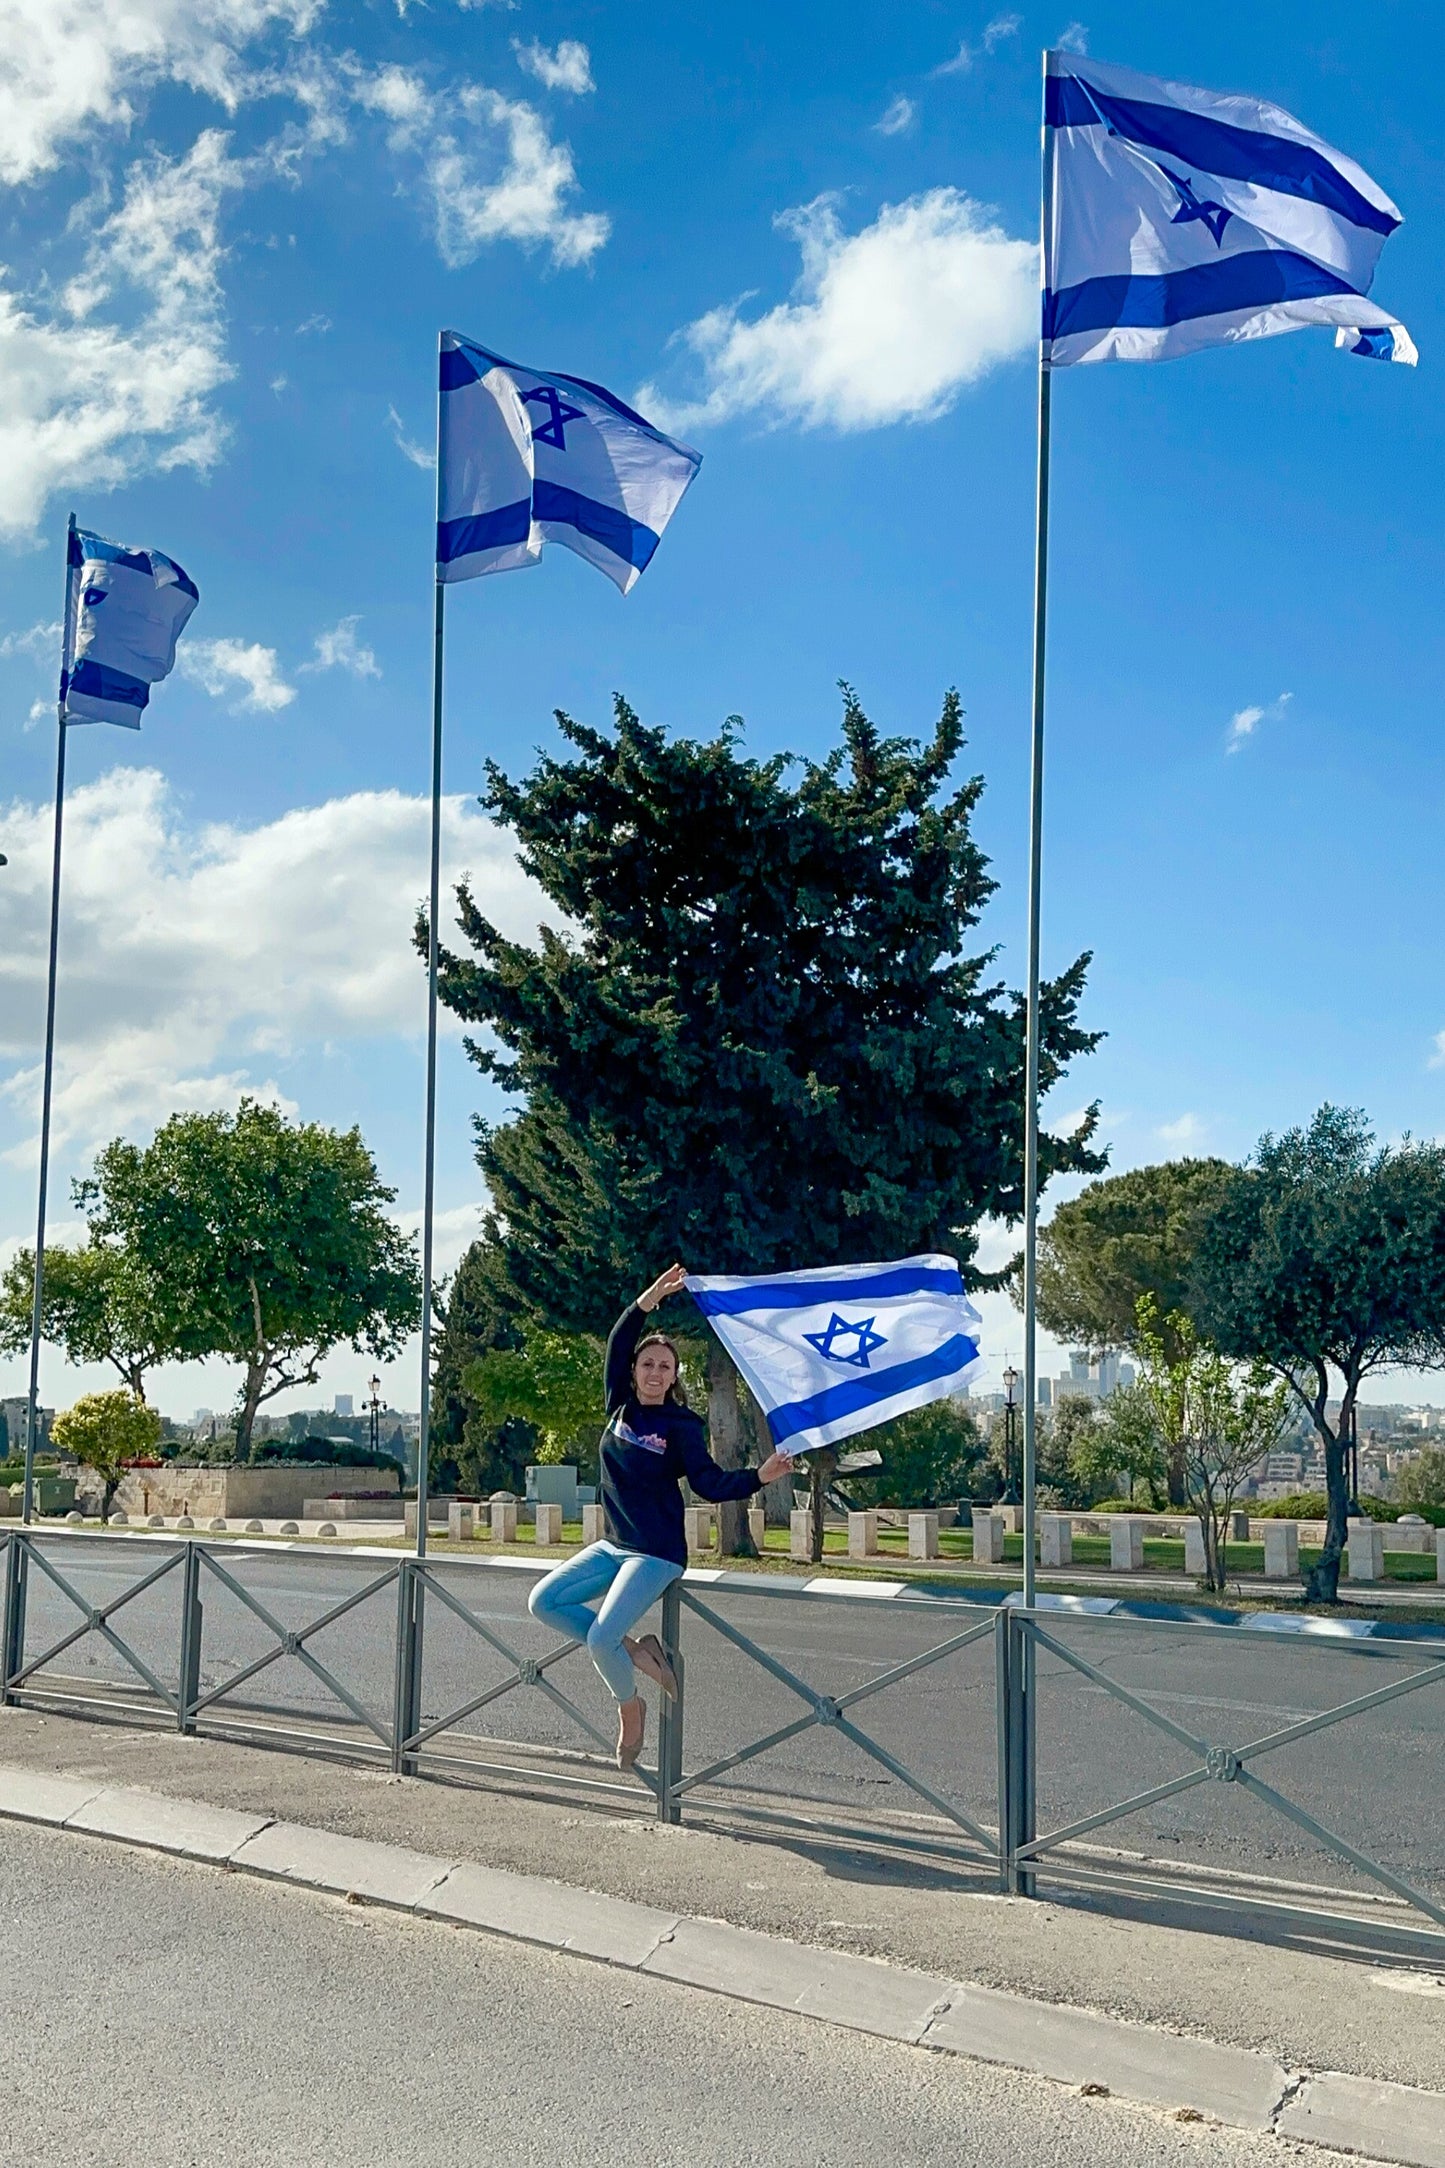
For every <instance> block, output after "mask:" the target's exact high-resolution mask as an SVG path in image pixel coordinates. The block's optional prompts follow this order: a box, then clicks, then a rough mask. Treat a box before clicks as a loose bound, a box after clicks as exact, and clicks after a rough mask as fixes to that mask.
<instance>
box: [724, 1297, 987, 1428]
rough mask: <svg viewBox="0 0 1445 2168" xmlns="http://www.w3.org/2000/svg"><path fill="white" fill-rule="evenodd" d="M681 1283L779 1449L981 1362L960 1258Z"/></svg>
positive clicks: (863, 1419) (963, 1376)
mask: <svg viewBox="0 0 1445 2168" xmlns="http://www.w3.org/2000/svg"><path fill="white" fill-rule="evenodd" d="M687 1285H688V1288H689V1290H690V1291H691V1293H692V1294H693V1295H694V1296H695V1297H696V1298H697V1304H698V1308H699V1309H700V1310H701V1311H702V1314H703V1316H704V1317H705V1318H706V1319H707V1321H708V1323H709V1325H711V1327H712V1329H713V1331H714V1332H715V1333H716V1334H717V1336H718V1338H719V1339H720V1340H721V1342H722V1344H723V1346H724V1347H725V1348H726V1349H727V1351H728V1353H729V1355H731V1357H732V1359H733V1361H734V1362H735V1363H736V1364H737V1366H738V1369H739V1370H740V1371H741V1372H742V1374H743V1377H744V1378H745V1379H746V1381H747V1385H748V1389H749V1391H750V1392H751V1393H752V1395H753V1398H754V1399H755V1400H756V1401H757V1403H758V1406H759V1407H760V1408H761V1409H762V1411H763V1413H764V1415H765V1416H766V1417H767V1422H768V1430H769V1433H770V1435H771V1437H772V1441H773V1444H774V1445H775V1446H777V1447H778V1448H779V1449H780V1450H781V1451H783V1452H786V1453H805V1452H808V1451H810V1450H812V1449H814V1448H816V1447H818V1446H823V1445H836V1444H837V1443H838V1442H839V1440H840V1439H843V1438H852V1437H855V1436H856V1435H857V1434H858V1432H859V1431H860V1430H871V1429H872V1428H873V1427H874V1426H875V1424H878V1423H886V1422H889V1421H890V1420H891V1419H892V1417H894V1416H895V1415H906V1414H907V1413H908V1411H909V1409H910V1408H922V1407H926V1406H927V1404H928V1402H929V1401H931V1400H946V1399H947V1398H948V1397H949V1395H950V1394H952V1393H958V1392H961V1391H962V1390H963V1388H964V1386H965V1385H966V1384H967V1382H968V1380H969V1378H971V1377H972V1376H973V1375H974V1373H975V1371H976V1370H978V1369H979V1367H980V1365H981V1363H982V1357H981V1356H980V1354H979V1352H978V1337H977V1335H978V1330H979V1324H980V1319H979V1315H978V1312H977V1311H976V1310H975V1309H974V1307H973V1305H972V1303H971V1302H970V1301H969V1300H968V1297H967V1296H966V1295H965V1294H964V1291H963V1279H962V1277H961V1275H960V1273H959V1269H958V1260H957V1259H956V1258H953V1257H943V1256H935V1255H928V1256H923V1257H904V1258H901V1259H900V1260H899V1261H898V1262H897V1263H894V1264H884V1265H839V1266H836V1267H833V1268H831V1269H829V1270H826V1271H821V1272H776V1273H770V1274H768V1275H766V1276H763V1277H758V1278H752V1279H737V1278H730V1277H726V1276H724V1277H706V1276H704V1277H696V1276H694V1275H692V1274H689V1276H688V1281H687Z"/></svg>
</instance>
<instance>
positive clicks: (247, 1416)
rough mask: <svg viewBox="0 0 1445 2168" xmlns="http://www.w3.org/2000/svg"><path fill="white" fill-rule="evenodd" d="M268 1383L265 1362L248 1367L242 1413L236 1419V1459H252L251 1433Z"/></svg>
mask: <svg viewBox="0 0 1445 2168" xmlns="http://www.w3.org/2000/svg"><path fill="white" fill-rule="evenodd" d="M265 1382H266V1364H265V1362H264V1361H255V1362H249V1363H247V1365H246V1385H245V1390H244V1391H243V1392H242V1395H241V1412H240V1414H239V1415H238V1416H237V1418H236V1458H237V1460H249V1459H250V1458H251V1432H252V1431H253V1429H254V1428H255V1425H256V1410H257V1409H258V1408H259V1407H260V1405H261V1388H262V1387H263V1386H264V1384H265Z"/></svg>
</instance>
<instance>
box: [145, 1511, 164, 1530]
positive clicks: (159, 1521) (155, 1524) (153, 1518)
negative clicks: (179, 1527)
mask: <svg viewBox="0 0 1445 2168" xmlns="http://www.w3.org/2000/svg"><path fill="white" fill-rule="evenodd" d="M165 1525H166V1518H165V1515H164V1514H163V1513H152V1514H149V1515H148V1516H147V1518H146V1527H147V1528H164V1527H165Z"/></svg>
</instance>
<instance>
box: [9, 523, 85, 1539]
mask: <svg viewBox="0 0 1445 2168" xmlns="http://www.w3.org/2000/svg"><path fill="white" fill-rule="evenodd" d="M74 540H75V514H74V513H73V512H72V513H71V515H70V524H69V526H68V527H67V528H66V531H65V621H64V626H63V628H62V631H61V635H60V653H61V665H60V697H59V700H58V701H57V703H56V722H57V725H58V729H57V733H56V734H57V738H58V749H57V751H56V756H55V857H54V863H53V865H52V867H51V874H50V975H49V979H48V982H47V985H46V994H45V1070H44V1082H43V1083H42V1085H41V1089H40V1197H39V1202H38V1204H37V1206H36V1211H35V1297H34V1302H33V1304H32V1307H31V1312H30V1391H29V1397H28V1398H27V1400H26V1403H25V1490H24V1496H23V1499H22V1502H21V1507H20V1518H21V1521H22V1523H23V1524H25V1525H27V1526H28V1524H29V1521H30V1517H31V1513H32V1511H33V1507H34V1498H35V1447H36V1443H37V1439H38V1433H39V1426H40V1324H41V1317H42V1314H43V1311H44V1304H45V1207H46V1198H47V1194H48V1192H49V1188H50V1100H51V1088H52V1085H53V1082H54V1077H55V966H56V958H57V955H58V953H59V942H60V829H61V817H62V814H63V811H64V806H65V732H66V717H65V693H66V688H67V686H68V684H69V682H70V660H71V640H72V637H73V634H74V624H73V612H72V610H71V606H70V605H71V594H70V588H71V565H70V558H71V549H72V544H73V543H74Z"/></svg>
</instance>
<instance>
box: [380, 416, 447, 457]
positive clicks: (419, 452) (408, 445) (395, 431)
mask: <svg viewBox="0 0 1445 2168" xmlns="http://www.w3.org/2000/svg"><path fill="white" fill-rule="evenodd" d="M386 418H387V420H388V421H389V422H390V423H391V440H392V442H393V444H394V445H395V446H396V448H397V450H398V451H399V452H400V453H401V455H402V457H403V459H409V460H410V461H411V463H412V465H413V466H414V467H435V465H436V463H437V455H436V453H435V452H434V451H433V450H432V448H431V446H430V445H429V444H418V443H417V441H416V439H415V437H409V436H408V435H407V433H406V424H405V422H404V421H403V420H402V418H401V416H400V415H399V414H398V413H397V411H396V408H395V407H394V406H389V407H388V408H387V410H386Z"/></svg>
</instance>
